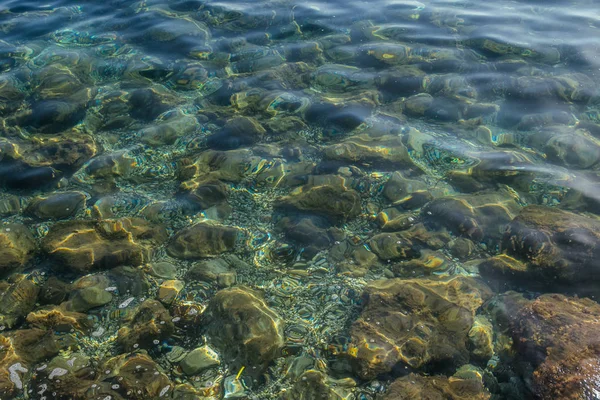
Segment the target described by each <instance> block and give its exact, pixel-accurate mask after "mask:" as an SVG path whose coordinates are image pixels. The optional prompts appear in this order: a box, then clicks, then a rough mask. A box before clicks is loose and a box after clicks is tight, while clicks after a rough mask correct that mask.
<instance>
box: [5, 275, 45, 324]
mask: <svg viewBox="0 0 600 400" xmlns="http://www.w3.org/2000/svg"><path fill="white" fill-rule="evenodd" d="M11 281H12V282H11V284H10V286H8V288H7V289H6V290H5V291H4V293H2V297H0V325H2V326H4V327H5V328H13V327H14V326H15V325H16V324H17V322H19V320H20V319H22V318H23V317H25V316H26V315H27V314H28V313H29V312H30V311H31V310H33V308H34V307H35V303H36V301H37V296H38V293H39V292H40V287H39V286H38V285H37V284H35V283H34V282H33V280H31V279H29V278H28V277H26V276H22V275H13V276H12V277H11Z"/></svg>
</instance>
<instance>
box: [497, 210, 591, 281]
mask: <svg viewBox="0 0 600 400" xmlns="http://www.w3.org/2000/svg"><path fill="white" fill-rule="evenodd" d="M502 248H503V249H504V251H506V252H507V253H508V254H509V255H512V256H514V257H517V258H519V259H521V260H523V261H524V262H526V263H527V268H526V270H525V271H522V270H523V268H522V267H519V268H517V269H516V270H515V268H511V269H512V270H515V272H516V271H519V272H521V276H527V278H528V279H531V278H533V279H534V282H532V283H536V282H535V281H537V283H542V284H549V285H555V286H563V285H564V286H568V285H571V284H573V283H575V282H595V281H597V280H598V276H599V275H598V272H599V270H598V268H599V264H598V259H599V258H600V220H599V219H596V218H592V217H586V216H582V215H578V214H574V213H571V212H568V211H562V210H559V209H557V208H551V207H545V206H528V207H525V208H523V210H521V212H520V213H519V215H518V216H517V217H516V218H515V219H513V221H512V222H511V223H510V225H509V226H508V229H507V230H506V233H505V234H504V238H503V240H502ZM512 264H514V263H512ZM523 282H525V283H527V279H526V280H524V281H523ZM569 287H570V286H569ZM578 288H579V289H582V290H594V288H593V287H589V288H588V287H585V285H584V286H581V285H578Z"/></svg>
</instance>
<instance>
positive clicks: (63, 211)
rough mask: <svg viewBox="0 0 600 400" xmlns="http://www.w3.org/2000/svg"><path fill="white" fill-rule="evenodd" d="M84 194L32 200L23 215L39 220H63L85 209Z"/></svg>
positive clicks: (72, 193)
mask: <svg viewBox="0 0 600 400" xmlns="http://www.w3.org/2000/svg"><path fill="white" fill-rule="evenodd" d="M85 200H86V197H85V194H83V193H80V192H63V193H56V194H52V195H49V196H44V197H36V198H34V199H33V200H32V201H31V202H30V203H29V205H28V206H27V208H26V209H25V213H27V214H28V215H31V216H34V217H36V218H39V219H65V218H69V217H72V216H74V215H75V214H77V212H79V211H81V210H82V209H84V208H85Z"/></svg>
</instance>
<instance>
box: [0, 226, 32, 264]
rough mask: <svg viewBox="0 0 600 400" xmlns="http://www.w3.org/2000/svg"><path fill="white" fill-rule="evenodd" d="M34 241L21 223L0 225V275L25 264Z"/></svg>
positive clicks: (29, 256) (30, 254)
mask: <svg viewBox="0 0 600 400" xmlns="http://www.w3.org/2000/svg"><path fill="white" fill-rule="evenodd" d="M35 248H36V246H35V242H34V240H33V236H32V235H31V233H30V232H29V230H28V229H27V228H26V227H25V226H24V225H21V224H8V225H3V226H1V227H0V275H5V274H7V273H10V272H12V271H14V270H16V269H18V268H21V267H23V266H24V265H25V263H26V262H27V261H29V259H30V258H31V256H32V254H33V252H34V251H35Z"/></svg>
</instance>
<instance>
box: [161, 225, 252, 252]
mask: <svg viewBox="0 0 600 400" xmlns="http://www.w3.org/2000/svg"><path fill="white" fill-rule="evenodd" d="M241 233H242V231H241V229H239V228H237V227H233V226H227V225H220V224H214V223H209V222H201V223H199V224H196V225H192V226H190V227H188V228H185V229H183V230H181V231H179V232H177V234H175V236H174V237H173V239H172V240H171V243H169V246H168V247H167V252H168V253H169V255H170V256H171V257H176V258H182V259H186V260H187V259H195V258H203V257H212V256H217V255H219V254H221V253H225V252H227V251H231V250H233V248H234V247H235V245H236V244H237V242H238V240H239V238H240V236H241Z"/></svg>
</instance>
